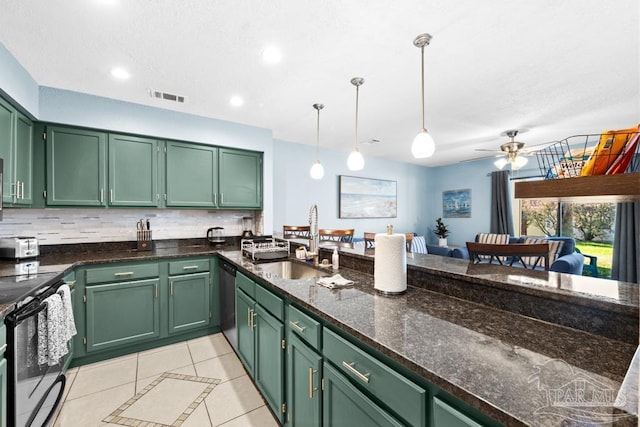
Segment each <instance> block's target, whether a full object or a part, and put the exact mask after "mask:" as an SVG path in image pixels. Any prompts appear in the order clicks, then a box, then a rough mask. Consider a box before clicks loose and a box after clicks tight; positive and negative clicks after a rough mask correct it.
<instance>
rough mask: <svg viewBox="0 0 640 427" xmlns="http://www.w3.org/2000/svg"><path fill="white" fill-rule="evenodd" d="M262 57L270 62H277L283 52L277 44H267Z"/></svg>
mask: <svg viewBox="0 0 640 427" xmlns="http://www.w3.org/2000/svg"><path fill="white" fill-rule="evenodd" d="M262 59H264V60H265V62H268V63H269V64H277V63H278V62H280V60H281V59H282V52H280V50H279V49H278V48H277V47H275V46H267V47H266V48H265V49H264V50H263V51H262Z"/></svg>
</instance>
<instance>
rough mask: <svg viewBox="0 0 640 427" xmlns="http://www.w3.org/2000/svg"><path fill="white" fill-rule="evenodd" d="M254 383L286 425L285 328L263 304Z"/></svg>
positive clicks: (257, 326)
mask: <svg viewBox="0 0 640 427" xmlns="http://www.w3.org/2000/svg"><path fill="white" fill-rule="evenodd" d="M254 310H255V313H256V316H255V317H254V319H253V326H254V332H255V337H254V339H255V365H254V374H253V377H254V380H255V382H256V384H257V385H258V388H259V389H260V391H261V392H262V395H263V397H264V398H265V400H266V401H267V403H268V404H269V406H270V407H271V409H272V410H273V413H274V414H275V415H276V417H277V418H278V421H280V424H282V423H283V408H282V405H283V403H284V348H283V347H284V326H283V324H282V322H280V321H279V320H278V319H276V318H275V317H273V316H272V315H271V314H269V313H268V312H267V311H266V310H265V309H264V308H262V306H261V305H260V304H256V305H255V309H254Z"/></svg>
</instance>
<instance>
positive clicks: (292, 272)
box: [255, 261, 329, 279]
mask: <svg viewBox="0 0 640 427" xmlns="http://www.w3.org/2000/svg"><path fill="white" fill-rule="evenodd" d="M255 271H256V272H262V273H263V274H264V277H265V278H267V279H268V278H270V277H279V278H281V279H309V278H312V277H326V276H328V275H329V274H328V273H325V272H324V271H321V270H317V269H315V268H313V267H311V266H309V265H305V264H301V263H298V262H292V261H278V262H268V263H264V264H256V266H255Z"/></svg>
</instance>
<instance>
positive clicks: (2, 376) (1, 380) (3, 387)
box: [0, 356, 7, 427]
mask: <svg viewBox="0 0 640 427" xmlns="http://www.w3.org/2000/svg"><path fill="white" fill-rule="evenodd" d="M6 425H7V359H5V358H4V357H3V356H2V357H0V427H6Z"/></svg>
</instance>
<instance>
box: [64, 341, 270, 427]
mask: <svg viewBox="0 0 640 427" xmlns="http://www.w3.org/2000/svg"><path fill="white" fill-rule="evenodd" d="M119 425H126V426H139V427H164V426H182V427H213V426H225V427H233V426H243V427H244V426H247V427H254V426H255V427H277V425H278V424H277V422H276V421H275V419H274V418H273V416H272V414H271V412H270V411H269V409H268V408H267V407H266V406H265V403H264V400H263V399H262V397H261V396H260V393H259V392H258V391H257V390H256V388H255V386H254V385H253V383H252V382H251V379H250V378H249V377H248V376H247V373H246V371H245V370H244V368H243V367H242V364H241V363H240V360H239V359H238V357H237V356H236V354H235V353H234V352H233V349H232V348H231V346H230V345H229V343H228V342H227V340H226V339H225V337H224V336H223V335H222V334H215V335H209V336H206V337H202V338H198V339H195V340H191V341H185V342H182V343H178V344H172V345H168V346H165V347H160V348H156V349H153V350H148V351H143V352H140V353H136V354H131V355H127V356H122V357H118V358H115V359H111V360H106V361H104V362H98V363H93V364H91V365H85V366H81V367H79V368H74V369H70V370H69V371H68V372H67V387H66V390H65V395H64V396H63V404H62V406H61V409H60V411H59V413H58V415H57V418H56V420H55V422H54V427H92V426H96V427H102V426H119Z"/></svg>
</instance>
